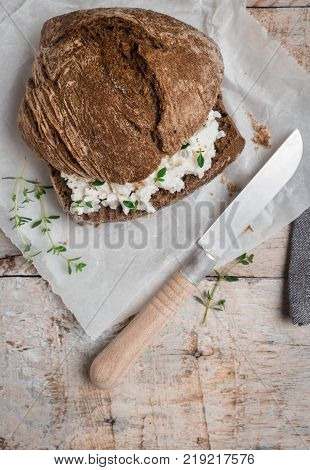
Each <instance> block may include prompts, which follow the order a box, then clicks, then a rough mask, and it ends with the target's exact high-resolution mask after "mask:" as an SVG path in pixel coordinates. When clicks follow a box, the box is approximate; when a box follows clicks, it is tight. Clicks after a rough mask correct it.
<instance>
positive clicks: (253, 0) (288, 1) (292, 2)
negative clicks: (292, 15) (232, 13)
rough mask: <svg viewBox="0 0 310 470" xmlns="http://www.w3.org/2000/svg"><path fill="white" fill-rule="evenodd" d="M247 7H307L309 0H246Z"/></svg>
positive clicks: (309, 3)
mask: <svg viewBox="0 0 310 470" xmlns="http://www.w3.org/2000/svg"><path fill="white" fill-rule="evenodd" d="M246 4H247V7H253V8H275V7H278V8H280V7H308V6H310V2H309V0H246Z"/></svg>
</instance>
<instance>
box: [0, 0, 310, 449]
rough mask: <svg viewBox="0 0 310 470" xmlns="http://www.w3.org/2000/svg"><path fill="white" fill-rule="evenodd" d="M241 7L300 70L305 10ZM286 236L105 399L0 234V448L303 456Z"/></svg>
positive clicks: (305, 416) (77, 347) (305, 344)
mask: <svg viewBox="0 0 310 470" xmlns="http://www.w3.org/2000/svg"><path fill="white" fill-rule="evenodd" d="M248 3H249V5H251V6H254V7H255V8H251V9H250V12H251V14H253V15H254V16H255V18H256V19H257V20H259V21H260V22H262V23H263V25H264V26H265V27H266V28H267V29H268V30H269V31H270V33H271V34H272V35H273V36H275V37H276V38H277V39H279V40H280V41H281V42H282V44H283V45H284V46H285V47H286V48H287V49H288V50H289V52H290V53H291V54H292V55H294V56H295V57H296V59H297V60H298V62H299V63H300V64H302V65H303V66H304V67H305V68H307V69H308V70H309V68H310V56H309V47H310V45H309V17H310V8H307V5H309V2H302V1H291V2H285V1H270V2H268V1H265V2H264V1H251V2H248ZM289 5H290V8H288V7H287V6H289ZM262 6H264V7H265V6H270V7H268V8H257V7H262ZM275 6H277V7H280V6H281V8H274V7H275ZM292 25H295V26H294V28H292ZM288 235H289V230H288V229H285V230H283V231H282V232H281V233H280V234H279V235H278V236H276V237H274V238H273V239H272V240H270V241H268V242H267V243H265V244H264V245H262V246H260V247H259V248H258V249H257V250H255V262H254V264H253V265H251V266H250V267H248V268H247V267H242V268H241V269H240V270H239V274H240V276H241V279H240V280H239V282H237V283H232V284H229V283H226V285H225V286H224V287H223V289H222V296H224V297H225V298H226V299H227V309H226V311H225V312H217V313H216V312H211V314H210V318H209V323H208V326H207V328H206V327H203V326H202V325H201V321H202V317H203V311H202V308H201V306H200V305H199V304H198V303H196V302H195V301H194V300H193V299H190V300H189V301H188V302H187V304H186V305H185V306H184V308H183V309H182V310H181V311H180V313H179V315H178V316H177V317H176V318H175V320H174V321H173V322H172V323H171V324H170V325H169V326H168V328H167V329H166V330H165V331H164V332H163V334H162V335H161V336H160V337H159V338H157V339H156V342H155V344H154V346H153V347H151V348H150V349H149V351H148V352H147V354H145V356H144V357H143V359H141V360H140V361H139V363H138V364H137V365H136V367H135V368H134V370H132V372H131V373H130V374H129V375H128V376H127V377H126V380H125V381H124V383H123V384H122V385H121V386H120V387H118V388H117V390H115V392H113V393H112V394H111V396H110V395H108V394H107V393H105V392H100V391H98V390H95V389H94V388H93V387H92V386H91V385H90V384H89V382H88V379H87V369H88V365H89V363H90V361H91V359H92V358H93V357H94V355H95V354H96V353H97V352H98V351H99V350H101V348H102V346H103V344H104V340H102V339H101V340H100V339H99V340H98V341H96V342H92V341H90V340H89V338H88V337H87V336H86V335H85V333H84V332H83V331H82V329H81V328H80V326H79V325H78V324H77V322H76V320H75V319H74V317H73V316H72V314H71V313H69V312H68V311H67V310H66V308H65V307H64V305H63V304H62V302H61V300H60V299H59V298H58V297H57V296H56V295H54V294H53V292H52V291H51V289H50V287H49V286H48V284H47V283H46V282H45V281H44V280H43V279H41V277H40V276H39V275H38V274H37V273H36V271H35V270H34V269H33V268H32V267H25V265H22V258H21V256H20V255H19V253H18V251H17V249H16V248H14V247H13V246H12V244H11V243H10V242H9V241H8V240H6V239H5V237H4V236H3V235H2V234H0V314H1V320H0V321H1V339H0V350H1V381H0V397H1V400H0V447H2V448H8V449H79V448H82V449H83V448H86V449H184V448H185V449H225V448H230V449H244V448H246V449H264V448H268V449H269V448H273V449H283V448H290V449H306V448H309V447H310V424H309V423H310V411H309V405H308V398H309V392H310V370H309V360H310V338H309V328H307V327H303V328H300V327H297V326H292V324H291V322H290V321H289V319H288V318H287V308H286V305H285V302H284V300H283V299H284V298H285V295H284V294H285V290H286V285H285V264H286V253H287V241H288ZM236 272H237V273H238V270H237V271H236ZM213 282H214V279H212V278H211V279H207V280H206V281H205V282H204V283H203V286H202V287H209V286H210V285H211V284H212V283H213Z"/></svg>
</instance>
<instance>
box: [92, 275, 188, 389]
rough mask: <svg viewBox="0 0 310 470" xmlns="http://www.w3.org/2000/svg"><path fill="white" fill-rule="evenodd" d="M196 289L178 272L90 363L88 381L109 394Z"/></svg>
mask: <svg viewBox="0 0 310 470" xmlns="http://www.w3.org/2000/svg"><path fill="white" fill-rule="evenodd" d="M195 290H196V288H195V286H194V285H193V284H191V283H190V282H189V281H188V280H187V279H186V278H185V277H184V276H182V274H181V273H179V272H177V273H175V274H174V275H173V276H171V278H170V279H169V280H168V281H167V282H166V283H165V284H164V285H163V286H162V287H161V288H160V289H159V290H158V292H156V294H155V295H154V297H152V298H151V300H150V301H149V302H148V303H147V304H146V305H145V306H144V307H143V309H142V310H141V312H139V313H137V315H136V316H135V317H134V319H133V320H131V321H130V322H129V324H128V325H127V326H126V328H124V329H123V330H122V331H121V332H120V333H119V334H118V335H117V336H116V337H115V338H114V339H113V340H112V341H111V342H110V343H109V345H108V346H106V347H105V348H104V349H103V350H102V351H101V352H100V354H98V356H97V357H96V358H95V360H94V361H93V363H92V365H91V367H90V371H89V377H90V380H91V383H92V384H93V385H94V386H95V387H98V388H100V389H103V390H111V389H113V388H115V387H116V386H117V384H118V383H119V382H120V381H121V380H124V377H126V375H127V374H128V371H129V370H130V369H131V368H132V367H133V366H134V365H135V363H136V362H137V361H138V359H139V358H140V357H142V356H143V354H145V352H146V350H147V348H148V347H149V346H150V344H152V343H154V341H156V338H157V336H158V335H159V334H160V333H161V332H162V330H163V329H164V328H165V326H166V324H167V323H168V322H169V321H171V319H172V318H173V317H174V316H175V315H176V314H177V312H178V311H179V309H180V307H181V306H182V305H183V303H184V302H185V300H186V299H187V298H188V297H189V296H190V295H191V294H193V293H194V291H195Z"/></svg>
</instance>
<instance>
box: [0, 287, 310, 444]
mask: <svg viewBox="0 0 310 470" xmlns="http://www.w3.org/2000/svg"><path fill="white" fill-rule="evenodd" d="M210 285H211V283H210V282H208V281H205V283H204V284H203V285H202V286H201V287H202V288H210ZM282 289H283V283H282V280H279V279H272V280H270V279H245V280H241V281H239V283H236V284H234V285H233V284H229V283H227V284H226V285H225V286H224V288H223V290H222V291H221V296H223V297H226V298H227V299H228V305H227V310H226V312H220V313H214V312H212V313H211V314H210V316H209V322H208V327H207V328H205V327H202V325H201V322H202V318H203V309H202V308H201V305H200V304H198V303H197V302H195V301H194V300H193V299H192V298H190V299H189V300H188V302H187V303H186V304H185V306H184V307H183V308H181V309H180V311H179V312H178V314H177V316H176V317H175V318H174V319H173V320H172V322H171V323H170V324H169V325H168V326H167V328H166V329H165V331H164V332H163V333H162V334H161V335H160V336H159V337H158V340H157V341H156V342H155V344H154V345H153V346H152V347H151V348H150V349H149V350H148V351H147V352H146V354H145V356H144V357H143V358H142V359H140V360H139V361H138V362H137V364H136V366H135V367H134V368H133V369H132V370H131V372H130V373H129V375H128V376H127V377H126V380H124V381H123V383H121V384H120V386H118V387H117V389H115V390H114V391H113V393H111V395H109V394H107V393H106V392H103V391H98V390H97V389H94V388H93V387H92V386H91V385H90V384H89V381H88V378H87V375H86V370H87V366H88V364H89V363H90V361H91V359H92V357H93V356H94V355H95V354H96V353H97V352H98V350H100V348H101V347H102V344H103V343H104V341H103V340H98V341H96V342H95V343H93V342H91V341H90V340H88V339H87V337H86V336H85V334H84V333H83V332H82V330H81V328H80V327H79V326H78V325H77V324H76V322H75V321H74V319H73V317H72V315H70V314H69V313H68V312H67V311H66V309H65V308H64V307H63V305H62V303H61V301H60V300H59V299H58V298H57V297H56V296H55V295H53V294H52V292H51V291H50V289H49V287H48V286H47V285H46V283H45V282H44V281H43V280H42V279H36V278H35V279H25V278H22V279H21V278H13V279H5V278H2V279H1V280H0V312H1V331H2V332H3V334H2V336H1V352H2V354H1V366H2V371H4V370H5V374H2V382H1V387H2V388H1V401H0V414H1V417H2V419H1V424H0V428H1V431H0V436H1V438H2V439H3V442H5V443H6V446H7V447H8V448H61V449H70V448H81V447H86V448H87V449H100V448H101V449H112V448H118V449H120V448H123V449H124V448H125V449H127V448H128V449H135V448H146V449H151V448H153V449H165V448H172V449H177V448H192V449H208V448H212V449H218V448H250V449H251V448H270V447H272V448H307V447H308V446H309V445H310V433H309V411H308V404H307V400H305V397H306V396H307V395H308V393H309V379H310V371H309V359H310V342H309V331H308V329H307V328H299V327H294V326H292V325H291V323H290V322H289V321H286V320H285V319H283V317H282V313H281V312H282ZM180 430H182V432H180Z"/></svg>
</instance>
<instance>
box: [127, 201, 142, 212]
mask: <svg viewBox="0 0 310 470" xmlns="http://www.w3.org/2000/svg"><path fill="white" fill-rule="evenodd" d="M123 204H124V206H125V207H128V209H130V210H132V212H133V213H135V212H137V210H138V206H139V201H136V202H132V201H123Z"/></svg>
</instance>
